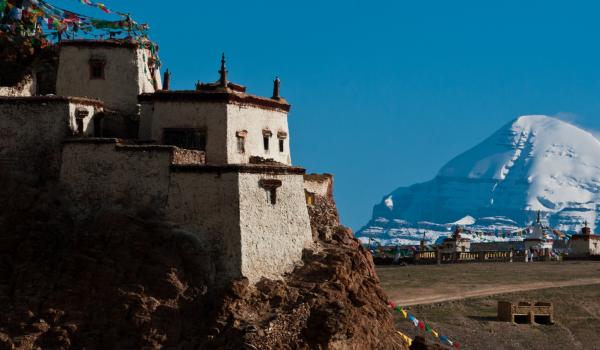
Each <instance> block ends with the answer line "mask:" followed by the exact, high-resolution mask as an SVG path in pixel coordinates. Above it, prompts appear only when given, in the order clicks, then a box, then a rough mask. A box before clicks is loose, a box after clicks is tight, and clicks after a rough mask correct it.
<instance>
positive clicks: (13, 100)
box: [0, 95, 104, 107]
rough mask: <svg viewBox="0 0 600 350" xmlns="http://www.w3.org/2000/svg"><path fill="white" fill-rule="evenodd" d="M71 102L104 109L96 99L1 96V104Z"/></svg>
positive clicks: (52, 96) (50, 96) (53, 96)
mask: <svg viewBox="0 0 600 350" xmlns="http://www.w3.org/2000/svg"><path fill="white" fill-rule="evenodd" d="M57 102H70V103H78V104H82V105H90V106H96V107H104V102H102V101H101V100H97V99H94V98H87V97H74V96H55V95H47V96H0V104H28V103H29V104H31V103H36V104H37V103H57Z"/></svg>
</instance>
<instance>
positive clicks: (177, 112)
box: [139, 101, 227, 164]
mask: <svg viewBox="0 0 600 350" xmlns="http://www.w3.org/2000/svg"><path fill="white" fill-rule="evenodd" d="M225 113H226V105H225V104H224V103H192V102H163V101H155V102H154V103H143V104H142V116H141V120H140V135H139V137H140V138H141V139H145V140H156V141H158V142H159V143H162V142H163V129H165V128H200V129H202V128H204V129H206V134H207V136H206V162H207V163H208V164H225V163H226V160H227V152H226V151H227V148H226V137H227V134H226V130H227V126H226V122H227V117H226V115H225Z"/></svg>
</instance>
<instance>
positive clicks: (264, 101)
mask: <svg viewBox="0 0 600 350" xmlns="http://www.w3.org/2000/svg"><path fill="white" fill-rule="evenodd" d="M138 101H140V102H221V103H237V104H245V105H251V106H254V107H258V108H264V109H271V110H281V111H284V112H289V111H290V109H291V107H292V106H291V105H290V104H289V103H287V101H285V100H284V99H280V100H275V99H271V98H266V97H260V96H255V95H251V94H246V93H238V92H230V91H224V90H221V91H206V90H200V91H198V90H173V91H172V90H159V91H156V92H154V93H145V94H141V95H139V96H138Z"/></svg>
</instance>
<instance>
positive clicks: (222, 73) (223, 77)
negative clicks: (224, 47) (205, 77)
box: [219, 52, 228, 87]
mask: <svg viewBox="0 0 600 350" xmlns="http://www.w3.org/2000/svg"><path fill="white" fill-rule="evenodd" d="M219 83H220V85H221V86H222V87H227V83H228V81H227V67H226V66H225V53H224V52H223V54H222V55H221V70H219Z"/></svg>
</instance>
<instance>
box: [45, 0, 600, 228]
mask: <svg viewBox="0 0 600 350" xmlns="http://www.w3.org/2000/svg"><path fill="white" fill-rule="evenodd" d="M53 3H55V4H57V5H64V7H67V5H68V4H74V5H77V4H76V1H75V0H56V1H53ZM105 3H106V4H107V6H108V7H109V8H113V9H114V10H118V11H124V12H130V13H131V14H132V16H133V17H134V18H135V19H136V20H137V21H138V22H147V23H149V24H150V26H151V28H152V30H151V37H152V39H153V40H155V41H156V42H157V43H158V44H159V45H160V56H161V59H162V62H163V67H164V68H167V67H168V68H169V69H170V70H171V71H172V72H173V77H172V88H177V89H190V88H193V84H194V82H195V81H196V80H201V81H213V80H216V79H217V70H218V68H219V58H220V54H221V52H223V51H224V52H225V53H226V54H227V57H228V68H229V72H230V79H231V80H233V81H235V82H237V83H240V84H244V85H246V86H248V88H249V91H250V92H251V93H256V94H260V95H267V96H270V93H271V87H272V85H271V84H272V79H273V78H274V76H275V75H279V76H280V77H281V79H282V95H283V96H284V97H286V98H287V99H288V101H289V102H290V103H291V104H292V105H293V107H292V112H291V114H290V119H289V121H290V128H291V142H292V152H293V153H292V157H293V158H292V160H293V162H294V163H295V164H297V165H302V166H304V167H306V168H307V169H308V170H309V171H311V172H331V173H333V174H335V176H336V177H335V181H336V182H335V186H336V187H335V195H336V199H337V202H338V206H339V209H340V212H341V216H342V221H343V222H344V223H345V224H346V225H348V226H351V227H352V228H354V229H358V228H360V226H361V225H363V224H365V223H366V222H367V220H368V219H369V217H370V215H371V209H372V206H373V205H374V204H376V203H377V202H379V201H380V200H381V198H382V196H383V195H384V194H386V193H389V192H391V191H392V190H394V189H395V188H396V187H399V186H404V185H410V184H413V183H415V182H420V181H426V180H429V179H431V178H432V177H434V176H435V174H436V172H437V170H438V169H439V168H440V167H441V166H442V165H443V164H444V163H445V162H446V161H448V160H450V159H451V158H452V157H453V156H455V155H457V154H459V153H460V152H462V151H464V150H466V149H468V148H469V147H471V146H474V145H475V144H476V143H478V142H479V141H481V140H483V139H484V138H485V137H487V136H488V135H490V134H491V133H492V132H493V131H495V130H496V129H498V128H499V127H500V126H502V125H503V124H505V123H507V122H509V121H510V120H512V119H514V118H516V117H517V116H519V115H524V114H546V115H560V116H562V117H563V118H566V119H567V120H569V121H571V122H573V123H575V124H577V125H580V126H583V127H586V128H588V129H591V130H600V118H598V116H600V20H598V17H599V16H600V4H595V3H594V2H592V1H589V2H581V1H572V2H566V1H552V0H546V1H501V2H499V1H495V2H493V3H492V2H490V1H452V2H450V1H410V2H409V1H377V0H372V1H361V2H359V1H301V2H283V1H237V0H236V1H231V0H230V1H178V2H168V1H155V0H143V1H142V0H120V1H116V0H106V1H105ZM69 7H70V8H75V9H77V8H78V7H77V6H69Z"/></svg>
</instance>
